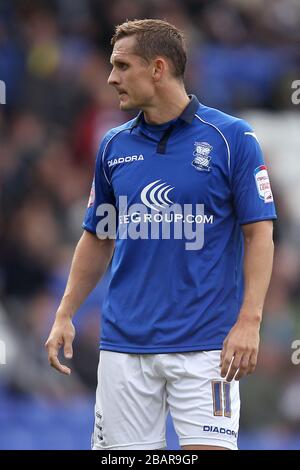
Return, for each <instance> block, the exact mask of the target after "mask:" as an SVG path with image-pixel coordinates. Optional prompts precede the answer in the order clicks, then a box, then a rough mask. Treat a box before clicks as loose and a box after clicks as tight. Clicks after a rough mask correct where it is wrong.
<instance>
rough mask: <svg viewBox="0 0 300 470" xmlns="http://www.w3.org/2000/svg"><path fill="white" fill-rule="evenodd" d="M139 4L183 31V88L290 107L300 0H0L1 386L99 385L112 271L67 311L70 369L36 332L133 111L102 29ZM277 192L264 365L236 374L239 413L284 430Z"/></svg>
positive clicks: (286, 339) (255, 423)
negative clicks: (95, 186) (1, 86)
mask: <svg viewBox="0 0 300 470" xmlns="http://www.w3.org/2000/svg"><path fill="white" fill-rule="evenodd" d="M146 17H154V18H160V19H167V20H168V21H170V22H171V23H173V24H175V25H176V26H177V27H179V28H180V29H182V30H183V31H185V33H186V38H187V45H188V50H189V62H188V68H187V74H186V84H187V89H188V91H189V92H193V93H195V94H197V96H198V98H199V99H200V101H202V102H204V103H205V104H207V105H208V106H215V107H218V108H221V109H222V110H223V111H226V112H230V113H233V114H237V115H242V113H243V111H244V110H247V109H248V108H256V109H265V110H266V109H267V110H270V111H272V112H274V113H279V112H281V110H283V109H285V110H287V109H292V104H291V100H290V83H291V81H292V80H293V79H297V78H298V79H299V78H300V47H299V45H300V2H299V0H251V1H247V0H222V1H221V0H211V1H210V0H181V1H179V0H139V1H138V0H110V1H109V2H106V1H104V0H39V1H38V0H13V1H4V0H3V1H2V0H0V80H3V81H4V82H5V84H6V104H5V105H1V104H0V187H1V200H0V210H1V214H0V340H1V339H2V340H4V339H5V342H6V343H7V366H4V367H2V366H0V367H1V369H0V391H1V390H5V391H7V393H8V394H9V395H10V396H14V395H17V396H19V395H22V396H24V395H28V396H32V395H36V396H39V397H40V396H43V397H45V398H49V399H51V400H52V399H54V398H55V399H59V400H60V399H64V398H67V397H70V396H78V395H79V396H87V395H89V394H91V393H93V392H94V389H95V385H96V367H97V361H98V339H99V312H100V310H101V303H102V300H103V297H104V295H105V291H106V288H107V282H108V277H109V275H108V276H107V277H106V278H105V279H104V281H103V282H102V283H101V284H100V285H99V286H98V287H97V288H96V289H95V291H94V292H93V293H92V294H91V295H90V297H89V298H88V300H87V301H86V302H85V304H84V305H83V307H82V308H81V309H80V312H79V313H78V315H77V317H75V325H76V328H77V335H76V339H75V351H76V353H75V357H74V359H73V361H72V365H71V367H72V368H73V374H72V376H71V377H70V378H67V379H66V377H63V376H60V375H59V374H57V373H56V372H54V371H53V370H52V369H50V367H49V366H48V363H47V358H46V354H45V352H44V350H43V344H44V341H45V340H46V338H47V335H48V333H49V328H50V325H51V324H52V321H53V318H54V314H55V311H56V308H57V306H58V303H59V300H60V298H61V295H62V293H63V291H64V287H65V283H66V279H67V275H68V272H69V268H70V262H71V258H72V254H73V251H74V247H75V244H76V241H77V240H78V238H79V237H80V235H81V231H82V229H81V223H82V218H83V214H84V211H85V207H86V203H87V198H88V194H89V190H90V185H91V180H92V175H93V167H94V160H95V155H96V151H97V147H98V145H99V141H100V139H101V136H102V135H103V134H104V132H106V130H108V129H109V128H111V127H114V126H116V125H119V124H120V123H122V122H124V121H126V120H128V119H130V118H131V117H132V116H133V115H131V114H127V115H125V114H124V113H121V112H120V111H119V108H118V103H117V99H116V97H115V95H114V92H113V90H111V89H110V88H109V87H108V86H107V83H106V80H107V77H108V75H109V71H110V64H109V54H110V37H111V36H112V34H113V30H114V26H115V25H116V24H118V23H122V22H123V21H125V20H126V19H135V18H146ZM298 151H299V148H298ZM283 157H284V155H283ZM268 159H269V161H270V162H271V163H272V155H269V156H268ZM298 171H299V168H298ZM276 193H277V205H278V213H279V214H278V215H279V216H280V218H279V221H278V222H276V224H275V241H276V255H275V263H274V273H273V278H272V282H271V287H270V291H269V294H268V297H267V301H266V307H265V320H264V325H263V329H262V346H261V352H260V360H259V364H258V369H257V372H256V374H255V376H253V377H251V378H249V379H246V380H245V381H244V385H243V386H242V393H243V396H244V399H243V408H242V417H241V426H242V429H243V430H245V431H251V430H257V429H261V430H264V431H265V432H267V431H270V432H271V433H272V432H276V431H278V432H281V433H283V434H285V435H286V434H289V433H293V432H297V431H299V432H300V402H299V399H297V395H298V396H299V392H300V379H299V378H298V376H299V373H298V374H297V366H295V365H293V364H292V362H291V354H292V350H291V344H292V342H293V340H295V339H300V320H299V318H300V317H299V314H300V282H299V270H300V269H299V268H300V260H299V240H300V237H298V233H299V227H300V224H299V225H298V226H296V225H295V222H292V221H291V217H289V214H288V211H287V210H286V207H285V194H284V189H282V188H280V187H279V188H276V187H275V195H276ZM299 222H300V221H299ZM295 234H296V235H295ZM298 367H300V365H299V366H298ZM0 406H1V404H0Z"/></svg>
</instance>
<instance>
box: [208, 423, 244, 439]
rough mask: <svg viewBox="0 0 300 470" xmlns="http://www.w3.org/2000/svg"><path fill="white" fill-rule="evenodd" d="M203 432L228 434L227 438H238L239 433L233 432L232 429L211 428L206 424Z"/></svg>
mask: <svg viewBox="0 0 300 470" xmlns="http://www.w3.org/2000/svg"><path fill="white" fill-rule="evenodd" d="M203 431H204V432H217V433H218V434H227V436H233V437H236V438H237V433H236V432H235V431H233V430H232V429H228V428H219V426H209V425H208V424H205V425H204V426H203Z"/></svg>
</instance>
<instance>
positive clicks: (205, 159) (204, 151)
mask: <svg viewBox="0 0 300 470" xmlns="http://www.w3.org/2000/svg"><path fill="white" fill-rule="evenodd" d="M194 145H195V147H196V148H195V150H194V152H193V155H194V157H195V158H194V160H193V161H192V165H193V167H194V168H196V170H198V171H210V170H211V168H210V166H209V162H210V160H211V156H210V155H209V154H210V152H211V151H212V149H213V147H212V146H211V145H209V144H208V143H207V142H195V144H194Z"/></svg>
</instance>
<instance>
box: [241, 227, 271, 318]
mask: <svg viewBox="0 0 300 470" xmlns="http://www.w3.org/2000/svg"><path fill="white" fill-rule="evenodd" d="M251 225H253V226H250V225H248V226H244V228H243V231H244V236H245V254H244V281H245V294H244V301H243V304H242V307H241V311H240V315H239V319H244V320H253V321H257V322H258V323H259V322H260V321H261V317H262V311H263V305H264V300H265V296H266V293H267V290H268V286H269V283H270V278H271V273H272V264H273V253H274V244H273V238H272V232H273V223H272V222H271V221H264V222H258V223H256V224H251Z"/></svg>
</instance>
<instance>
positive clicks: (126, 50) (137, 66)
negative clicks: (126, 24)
mask: <svg viewBox="0 0 300 470" xmlns="http://www.w3.org/2000/svg"><path fill="white" fill-rule="evenodd" d="M135 41H136V39H135V37H134V36H129V37H125V38H122V39H119V40H118V41H117V42H116V43H115V45H114V49H113V52H112V55H111V58H110V61H111V63H112V66H113V69H112V71H111V74H110V76H109V77H108V84H109V85H112V86H113V87H115V89H116V91H117V92H118V95H119V99H120V108H121V109H122V110H123V111H125V110H129V109H133V108H138V109H143V108H144V106H145V105H149V104H150V103H151V100H152V98H153V95H154V86H153V80H152V72H153V64H151V63H150V64H149V63H147V62H146V61H145V60H144V59H142V58H141V57H140V56H138V55H136V54H134V52H133V51H134V44H135Z"/></svg>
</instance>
